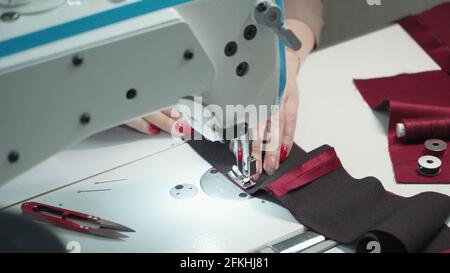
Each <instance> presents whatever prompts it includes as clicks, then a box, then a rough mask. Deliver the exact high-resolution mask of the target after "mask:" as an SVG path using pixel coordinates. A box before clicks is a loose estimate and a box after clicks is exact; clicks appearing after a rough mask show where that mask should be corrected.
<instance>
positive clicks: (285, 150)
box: [280, 145, 288, 162]
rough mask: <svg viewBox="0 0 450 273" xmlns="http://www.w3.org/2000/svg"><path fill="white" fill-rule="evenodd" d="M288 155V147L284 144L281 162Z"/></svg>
mask: <svg viewBox="0 0 450 273" xmlns="http://www.w3.org/2000/svg"><path fill="white" fill-rule="evenodd" d="M287 155H288V148H287V147H286V146H284V145H283V146H282V147H281V150H280V162H283V161H285V160H286V158H287Z"/></svg>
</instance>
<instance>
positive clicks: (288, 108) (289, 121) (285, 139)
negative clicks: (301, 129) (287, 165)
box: [280, 96, 298, 162]
mask: <svg viewBox="0 0 450 273" xmlns="http://www.w3.org/2000/svg"><path fill="white" fill-rule="evenodd" d="M284 106H285V110H284V111H285V115H284V116H285V120H284V130H283V131H282V132H283V136H282V139H281V150H280V161H281V162H283V161H284V160H286V158H287V157H288V155H289V153H290V151H291V149H292V145H293V144H294V136H295V128H296V127H297V113H298V96H289V97H287V98H286V102H285V105H284Z"/></svg>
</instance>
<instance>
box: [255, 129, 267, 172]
mask: <svg viewBox="0 0 450 273" xmlns="http://www.w3.org/2000/svg"><path fill="white" fill-rule="evenodd" d="M265 131H266V123H265V122H264V123H262V124H261V125H259V126H258V127H256V128H255V129H254V130H253V143H252V156H253V157H254V158H255V159H256V174H254V175H253V180H255V181H256V180H258V179H259V178H260V176H261V173H262V169H263V168H262V164H263V163H262V162H263V161H262V146H263V138H264V135H265Z"/></svg>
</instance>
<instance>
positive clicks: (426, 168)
mask: <svg viewBox="0 0 450 273" xmlns="http://www.w3.org/2000/svg"><path fill="white" fill-rule="evenodd" d="M418 163H419V165H418V167H417V172H418V173H419V174H420V175H423V176H429V177H433V176H437V175H439V174H440V173H441V166H442V162H441V160H440V159H439V158H437V157H435V156H432V155H424V156H422V157H420V158H419V160H418Z"/></svg>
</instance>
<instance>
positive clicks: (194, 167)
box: [0, 25, 450, 252]
mask: <svg viewBox="0 0 450 273" xmlns="http://www.w3.org/2000/svg"><path fill="white" fill-rule="evenodd" d="M436 69H439V67H438V66H437V65H436V64H435V63H434V61H433V60H432V59H431V58H430V57H429V56H428V55H427V54H426V53H425V52H424V51H423V50H422V49H421V48H420V47H419V46H418V45H417V44H416V43H415V42H414V41H413V40H412V39H411V38H410V37H409V36H408V35H407V34H406V33H405V32H404V31H403V30H402V29H401V27H399V26H397V25H395V26H391V27H388V28H386V29H383V30H380V31H377V32H374V33H371V34H368V35H365V36H363V37H359V38H357V39H354V40H351V41H348V42H345V43H342V44H339V45H336V46H333V47H330V48H327V49H324V50H321V51H318V52H315V53H313V54H312V55H311V56H310V57H309V58H308V60H307V61H306V63H305V64H304V66H303V67H302V69H301V73H300V75H301V76H300V77H299V84H300V89H301V91H300V92H301V95H300V100H301V102H300V111H299V119H298V126H297V132H296V142H297V143H298V144H299V145H300V146H302V147H303V148H304V149H306V150H312V149H314V148H316V147H318V146H320V145H322V144H330V145H332V146H334V147H335V148H336V151H337V153H338V155H339V157H340V158H341V160H342V163H343V165H344V167H345V168H346V169H347V170H348V171H349V173H350V174H351V175H353V176H354V177H355V178H362V177H365V176H375V177H377V178H378V179H379V180H380V181H381V182H382V183H383V185H384V187H385V188H386V189H387V190H389V191H392V192H394V193H396V194H399V195H403V196H411V195H415V194H417V193H420V192H423V191H438V192H441V193H444V194H447V195H450V185H411V184H408V185H403V184H397V183H396V182H395V179H394V174H393V170H392V165H391V162H390V159H389V154H388V147H387V136H386V132H387V119H388V115H387V114H381V113H375V112H373V111H372V110H370V108H369V107H368V106H367V104H366V103H365V102H364V100H363V99H362V97H361V96H360V94H359V92H358V91H357V90H356V88H355V86H354V85H353V82H352V80H353V79H354V78H373V77H381V76H391V75H395V74H399V73H414V72H420V71H427V70H436ZM137 159H140V160H137ZM132 161H134V162H132ZM130 162H131V163H130ZM127 163H128V164H127ZM209 168H210V165H209V164H208V163H206V162H205V161H204V160H203V159H201V158H200V157H199V156H198V155H197V154H196V153H195V152H193V151H192V150H191V149H190V148H189V147H188V145H187V144H182V142H181V141H179V140H175V139H172V138H170V137H168V136H158V137H155V136H149V137H146V136H141V135H138V134H137V133H134V132H131V131H128V130H125V129H124V128H115V129H112V130H109V131H107V132H104V133H101V134H99V135H96V136H94V137H92V138H90V139H87V140H86V141H84V142H82V143H80V144H78V145H75V146H74V147H72V148H70V149H68V150H66V151H62V152H61V153H59V154H57V155H55V156H54V157H52V158H50V159H48V160H46V161H45V162H43V163H42V164H40V165H38V166H36V167H35V168H33V169H32V170H31V171H29V172H27V173H25V174H23V175H21V176H20V177H17V178H16V179H14V180H12V181H10V182H8V183H7V184H4V185H2V186H0V207H5V206H9V205H11V204H14V203H16V202H19V201H22V200H25V199H27V198H30V197H32V196H36V195H41V196H39V197H37V198H34V200H35V201H39V202H43V203H48V204H53V205H62V206H63V207H65V208H70V209H72V210H78V211H84V212H89V213H92V214H94V215H97V216H101V217H103V218H105V219H109V220H112V221H116V222H119V223H121V224H124V225H127V226H129V227H131V228H134V229H135V230H136V231H137V232H136V233H132V234H129V235H130V238H127V239H125V240H123V241H115V240H109V239H102V238H98V237H94V236H87V235H80V234H78V233H75V232H71V231H67V230H62V229H59V228H53V227H51V228H52V229H53V230H54V231H55V232H56V233H57V234H58V236H59V237H60V238H61V239H62V240H63V241H64V242H65V243H69V242H71V243H70V244H72V245H73V244H74V242H75V244H76V245H79V246H80V247H81V251H82V252H98V251H102V252H116V251H119V252H145V251H162V252H177V251H186V252H196V251H213V252H217V251H224V252H243V251H249V250H252V249H255V248H257V247H259V246H261V245H263V244H265V243H268V242H270V241H274V240H277V239H279V238H281V237H285V236H288V235H290V234H295V233H299V232H302V231H303V230H304V227H303V226H302V225H301V224H299V223H298V222H297V221H296V220H295V219H294V218H293V217H292V216H291V215H290V214H289V212H288V211H287V210H286V209H284V208H282V207H280V206H279V205H277V204H274V203H272V202H268V201H264V202H263V200H260V199H258V198H253V199H248V200H241V201H232V200H223V199H217V198H212V197H210V196H208V195H207V194H205V193H204V192H203V191H202V189H201V188H200V185H199V180H200V177H201V175H202V174H203V173H204V172H205V171H207V170H208V169H209ZM123 178H126V179H127V180H125V181H118V182H114V183H107V184H103V183H100V184H98V183H97V184H96V183H95V182H101V181H107V180H112V179H123ZM181 183H190V184H192V185H194V186H196V187H197V188H198V190H199V192H198V194H197V195H196V196H195V197H194V198H192V199H185V200H178V199H174V198H173V197H171V195H170V194H169V191H170V189H171V188H172V187H173V186H175V185H177V184H181ZM68 184H71V185H69V186H66V187H63V188H61V189H58V190H54V189H55V188H58V187H61V186H64V185H68ZM105 188H107V189H109V190H108V191H99V192H84V193H78V191H79V190H82V191H83V190H92V189H94V190H95V189H105ZM52 190H53V191H52ZM48 191H51V192H50V193H47V194H43V193H46V192H48ZM8 210H9V211H11V212H14V213H20V207H19V206H18V205H14V206H11V207H10V208H8ZM339 251H340V250H339V249H335V250H334V252H339ZM332 252H333V251H332Z"/></svg>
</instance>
